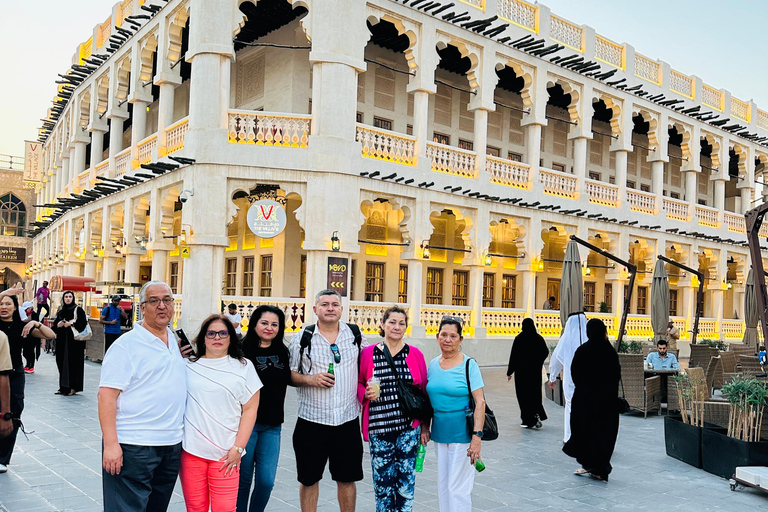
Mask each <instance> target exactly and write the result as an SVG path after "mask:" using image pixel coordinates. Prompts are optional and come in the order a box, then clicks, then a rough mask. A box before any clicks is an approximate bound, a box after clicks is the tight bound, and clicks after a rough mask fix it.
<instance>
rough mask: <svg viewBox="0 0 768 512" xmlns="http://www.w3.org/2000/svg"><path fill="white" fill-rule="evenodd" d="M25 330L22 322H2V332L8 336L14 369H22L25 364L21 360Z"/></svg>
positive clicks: (0, 323)
mask: <svg viewBox="0 0 768 512" xmlns="http://www.w3.org/2000/svg"><path fill="white" fill-rule="evenodd" d="M23 330H24V322H22V321H20V320H16V321H11V322H4V321H2V320H0V331H3V332H4V333H5V335H6V336H8V348H10V350H11V364H13V368H14V369H16V368H21V367H23V366H24V363H23V362H22V360H21V350H22V345H23V342H24V338H22V337H21V331H23Z"/></svg>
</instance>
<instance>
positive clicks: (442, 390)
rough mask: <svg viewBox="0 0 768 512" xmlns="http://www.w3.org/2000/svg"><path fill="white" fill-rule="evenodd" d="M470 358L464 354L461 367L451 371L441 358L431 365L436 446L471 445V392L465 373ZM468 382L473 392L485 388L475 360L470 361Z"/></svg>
mask: <svg viewBox="0 0 768 512" xmlns="http://www.w3.org/2000/svg"><path fill="white" fill-rule="evenodd" d="M468 359H469V358H468V357H467V356H466V354H465V355H464V361H463V362H462V363H461V364H459V365H456V366H454V367H453V368H449V369H448V370H443V369H442V368H441V367H440V356H437V357H436V358H434V359H433V360H432V361H430V363H429V368H428V369H427V395H429V401H430V403H431V404H432V408H433V409H434V410H435V415H434V417H433V419H432V432H431V437H432V440H433V441H435V442H436V443H445V444H450V443H468V442H469V441H470V440H471V438H470V435H469V430H468V429H467V407H469V391H468V390H467V377H466V372H465V370H464V367H465V365H466V364H467V360H468ZM469 380H470V381H471V383H472V384H471V389H472V391H476V390H478V389H480V388H482V387H483V386H484V384H483V376H482V375H481V374H480V367H478V366H477V363H476V362H475V360H474V359H471V360H469Z"/></svg>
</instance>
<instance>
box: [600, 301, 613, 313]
mask: <svg viewBox="0 0 768 512" xmlns="http://www.w3.org/2000/svg"><path fill="white" fill-rule="evenodd" d="M600 312H601V313H610V312H611V306H610V304H608V303H607V302H605V301H603V302H601V303H600Z"/></svg>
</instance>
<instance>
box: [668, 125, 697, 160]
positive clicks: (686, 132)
mask: <svg viewBox="0 0 768 512" xmlns="http://www.w3.org/2000/svg"><path fill="white" fill-rule="evenodd" d="M668 128H674V129H675V130H677V133H678V134H679V135H681V136H682V139H683V140H682V141H681V142H680V150H681V151H682V152H683V158H686V159H688V163H693V152H692V150H691V133H692V131H693V130H692V129H691V128H690V127H689V126H686V125H684V124H683V123H681V122H680V121H674V120H671V119H670V123H669V126H668Z"/></svg>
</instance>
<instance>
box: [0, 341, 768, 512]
mask: <svg viewBox="0 0 768 512" xmlns="http://www.w3.org/2000/svg"><path fill="white" fill-rule="evenodd" d="M100 368H101V367H100V365H98V364H94V363H91V362H86V365H85V392H84V393H83V394H82V395H81V396H75V397H63V396H58V395H54V394H53V393H54V391H55V390H56V389H57V382H58V381H57V379H58V377H57V374H56V365H55V362H54V359H53V357H52V356H50V355H47V354H43V355H42V356H41V359H40V361H39V365H38V368H37V373H35V374H34V375H28V376H27V388H26V389H27V392H26V396H27V399H26V410H25V411H24V415H23V418H24V423H25V425H26V426H27V428H28V429H29V430H33V431H34V434H30V436H29V440H26V439H24V436H22V435H20V438H19V441H18V443H17V445H16V451H15V453H14V456H13V460H12V461H11V465H10V466H9V471H8V473H6V474H4V475H0V511H3V512H17V511H19V512H34V511H53V510H82V511H98V510H101V456H100V449H101V437H100V431H99V423H98V418H97V412H96V391H97V386H98V380H99V371H100ZM483 376H484V377H485V380H486V394H487V397H488V402H489V404H490V405H491V407H492V408H493V409H494V411H495V412H496V415H497V418H498V420H499V428H500V430H501V437H500V438H499V439H498V440H497V441H493V442H489V443H484V444H483V452H482V454H483V455H482V456H483V460H484V461H485V464H486V466H487V469H486V470H485V471H484V472H483V473H480V474H478V475H477V478H476V480H475V490H474V493H473V503H474V510H477V511H491V510H492V511H512V510H525V511H534V510H590V511H591V510H653V509H656V510H673V509H675V510H695V511H696V512H703V511H708V510H747V509H754V510H761V509H762V510H767V509H768V495H765V494H762V493H761V492H759V491H756V490H753V489H743V490H738V491H736V492H732V491H731V490H730V488H729V486H728V482H727V481H726V480H723V479H721V478H718V477H716V476H713V475H710V474H708V473H706V472H704V471H702V470H699V469H695V468H693V467H691V466H688V465H686V464H684V463H682V462H679V461H677V460H675V459H672V458H671V457H667V456H666V454H665V451H664V427H663V421H662V418H660V417H658V416H653V417H649V418H648V419H643V418H642V416H622V418H621V431H620V433H619V439H618V444H617V447H616V452H615V454H614V456H613V461H612V462H613V466H614V470H613V473H612V474H611V480H610V482H609V483H602V482H596V481H592V480H590V479H588V478H581V477H577V476H574V475H572V474H571V473H572V471H573V470H574V469H576V467H577V465H576V463H575V461H574V460H573V459H570V458H568V457H566V456H565V455H564V454H563V453H562V452H561V450H560V448H561V446H562V419H563V410H562V408H561V407H558V406H556V405H554V404H553V403H552V402H550V401H547V400H545V401H544V402H545V407H546V409H547V414H549V417H550V418H549V420H548V421H546V422H545V423H544V428H543V429H541V430H539V431H533V430H526V429H521V428H520V427H519V426H518V425H519V415H518V414H519V413H518V407H517V401H516V400H515V398H514V390H513V385H512V384H510V383H507V382H506V377H505V376H504V370H503V369H501V368H485V369H483ZM295 396H296V394H295V393H294V392H293V391H291V390H289V391H288V400H287V404H286V417H287V418H294V417H295V415H296V400H295ZM293 425H294V421H293V420H289V421H288V422H287V423H286V425H285V427H284V429H283V446H282V450H281V459H280V465H279V469H278V475H277V483H276V485H275V490H274V492H273V494H272V499H271V501H270V503H269V506H268V507H267V510H268V511H292V510H298V508H299V495H298V483H297V482H296V475H295V461H294V457H293V450H292V448H291V434H292V431H293ZM364 468H365V472H366V475H365V479H364V480H363V481H362V482H360V483H359V484H358V507H357V509H358V510H360V511H364V512H368V511H373V510H375V507H374V499H373V489H372V486H371V475H370V459H369V458H368V456H367V455H366V459H365V462H364ZM434 468H435V463H434V452H433V451H432V450H431V448H429V447H428V448H427V459H426V461H425V464H424V472H423V473H422V474H420V475H418V476H417V479H416V486H417V488H416V503H415V505H414V510H415V511H416V512H422V511H435V510H437V496H436V483H435V482H436V472H435V469H434ZM335 494H336V493H335V485H334V484H333V483H332V482H331V481H329V479H328V475H327V474H326V479H324V480H323V481H322V482H321V489H320V504H319V508H318V510H319V511H323V512H330V511H334V510H338V506H337V505H336V500H335ZM169 510H171V511H174V512H178V511H183V510H184V500H183V497H182V495H181V488H180V487H179V486H178V485H177V488H176V494H175V495H174V497H173V500H172V503H171V507H170V509H169Z"/></svg>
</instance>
